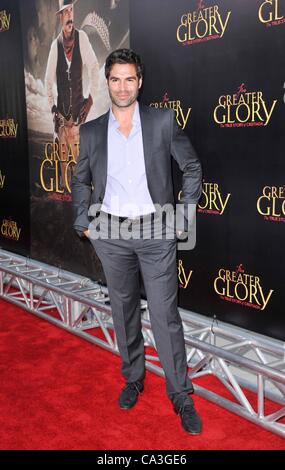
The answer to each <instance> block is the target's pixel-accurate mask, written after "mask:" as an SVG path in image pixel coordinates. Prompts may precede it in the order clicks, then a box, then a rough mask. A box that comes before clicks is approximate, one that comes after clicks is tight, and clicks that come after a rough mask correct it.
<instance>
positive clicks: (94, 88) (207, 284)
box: [0, 0, 285, 340]
mask: <svg viewBox="0 0 285 470" xmlns="http://www.w3.org/2000/svg"><path fill="white" fill-rule="evenodd" d="M71 3H73V4H74V5H73V16H72V18H71V20H72V21H73V25H74V27H75V43H74V44H75V45H74V52H73V59H72V63H71V69H68V70H66V62H65V61H64V60H63V55H62V51H63V48H65V50H66V51H67V53H69V52H68V47H69V44H65V43H64V44H63V41H62V30H64V29H65V28H68V27H69V24H68V23H67V21H69V20H70V18H66V19H64V18H63V17H62V16H61V15H59V14H58V11H59V4H60V2H58V1H57V0H26V1H25V2H18V1H16V0H15V1H14V2H10V1H7V0H6V1H5V0H0V33H1V34H0V67H1V68H0V84H1V87H0V98H1V101H0V201H1V203H0V224H1V233H0V246H2V247H3V248H5V249H8V250H11V251H14V252H16V253H23V254H26V255H29V256H31V257H32V258H34V259H38V260H40V261H44V262H47V263H49V264H52V265H55V266H58V267H59V268H63V269H67V270H70V271H74V272H77V273H80V274H82V275H86V276H88V277H91V278H93V279H97V280H102V281H103V282H104V276H103V273H102V269H101V266H100V263H99V261H98V259H97V257H96V255H95V254H94V251H93V249H92V247H91V245H90V243H89V242H88V241H85V242H83V241H81V240H80V239H79V238H78V237H77V236H76V234H75V233H74V232H73V230H72V211H71V193H70V177H71V175H72V172H73V169H74V166H75V165H76V160H77V156H78V150H79V142H78V131H79V127H80V124H81V123H82V122H84V121H88V120H90V119H93V118H95V117H97V116H99V115H100V114H102V113H103V112H105V111H106V110H107V109H108V107H109V98H108V93H107V89H106V85H105V80H104V72H103V67H104V61H105V58H106V56H107V55H108V53H109V52H110V51H111V50H113V49H116V48H119V47H129V45H131V47H132V48H133V49H135V50H136V51H137V52H139V53H140V54H141V56H142V58H143V61H144V63H145V71H146V73H145V80H144V84H143V90H142V94H141V101H142V102H143V103H144V104H147V105H149V106H153V107H155V108H161V107H169V108H173V109H174V110H175V111H176V119H177V122H178V124H179V125H180V126H181V128H182V129H183V130H184V131H185V132H186V133H187V134H188V135H189V137H190V138H191V141H192V143H193V145H194V146H195V148H196V150H197V152H198V154H199V156H200V159H201V161H202V165H203V193H202V196H201V199H200V202H199V206H198V214H197V244H196V247H195V249H194V250H192V251H179V252H178V259H177V275H178V280H179V303H180V306H181V307H184V308H186V309H189V310H192V311H195V312H199V313H201V314H204V315H206V316H209V317H211V318H213V321H219V320H221V321H226V322H229V323H231V324H234V325H238V326H241V327H243V328H246V329H248V330H252V331H256V332H259V333H262V334H265V335H268V336H270V337H274V338H278V339H282V340H285V322H284V321H283V309H284V301H285V289H284V274H283V266H284V264H285V254H284V235H285V224H284V222H285V202H284V201H285V181H284V170H285V163H284V143H283V142H284V137H283V136H284V125H285V119H284V117H285V98H284V95H285V85H284V84H285V54H284V46H285V1H284V0H267V1H264V0H250V1H248V0H176V1H175V2H173V1H172V0H144V1H143V2H142V1H141V0H132V1H131V2H129V1H128V0H84V1H83V0H77V1H74V2H71ZM65 20H66V21H65ZM70 70H71V71H72V74H73V76H74V77H75V78H76V84H77V86H76V90H74V92H73V94H72V96H70V95H68V94H66V92H65V90H66V88H67V86H68V85H69V84H70V83H69V80H70V77H71V72H70ZM71 86H72V84H71ZM59 95H61V96H62V97H63V100H61V101H63V107H62V108H60V109H59V107H58V102H57V97H58V96H59ZM71 109H72V110H73V112H72V116H71V117H72V120H70V119H68V120H67V119H66V116H68V115H69V112H70V110H71ZM75 110H76V111H75ZM71 123H72V125H70V124H71ZM173 177H174V183H175V192H176V198H177V201H179V193H180V189H181V175H180V172H179V170H178V168H177V167H176V165H175V164H174V165H173Z"/></svg>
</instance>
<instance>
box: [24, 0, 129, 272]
mask: <svg viewBox="0 0 285 470" xmlns="http://www.w3.org/2000/svg"><path fill="white" fill-rule="evenodd" d="M128 9H129V2H128V0H75V1H72V0H70V1H64V0H27V1H25V2H21V20H22V36H23V51H24V64H25V70H24V72H25V85H26V102H27V119H28V134H29V153H30V188H31V257H32V258H34V259H37V260H41V261H43V262H46V263H48V264H51V265H55V266H58V267H60V268H62V269H67V270H69V271H73V272H77V273H80V274H82V275H86V276H88V277H93V278H96V279H99V280H100V278H101V275H102V273H101V267H100V264H99V262H98V260H97V257H96V255H95V253H94V250H93V248H92V246H91V243H90V242H89V241H88V240H87V239H86V240H80V239H79V237H78V236H77V235H76V233H75V231H74V230H73V228H72V222H73V216H72V205H71V189H70V180H71V176H72V174H73V171H74V168H75V165H76V160H77V158H78V152H79V128H80V125H81V124H82V123H84V122H87V121H89V120H91V119H94V118H96V117H98V116H100V115H101V114H103V113H104V112H106V111H107V110H108V108H109V96H108V92H107V87H106V81H105V76H104V62H105V59H106V57H107V55H108V54H109V53H110V52H111V51H112V50H114V49H117V48H120V47H128V46H129V10H128Z"/></svg>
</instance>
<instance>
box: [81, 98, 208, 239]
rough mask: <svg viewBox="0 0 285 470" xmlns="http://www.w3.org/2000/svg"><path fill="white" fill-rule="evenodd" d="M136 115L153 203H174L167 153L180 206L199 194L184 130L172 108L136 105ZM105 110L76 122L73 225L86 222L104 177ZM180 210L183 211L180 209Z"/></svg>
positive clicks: (196, 163) (101, 194) (194, 200)
mask: <svg viewBox="0 0 285 470" xmlns="http://www.w3.org/2000/svg"><path fill="white" fill-rule="evenodd" d="M139 110H140V118H141V126H142V138H143V147H144V158H145V168H146V176H147V183H148V189H149V192H150V196H151V198H152V201H153V203H154V204H160V205H161V206H163V205H165V204H174V194H173V184H172V170H171V156H172V157H173V158H174V159H175V160H176V161H177V163H178V165H179V168H180V170H181V171H182V172H183V184H182V199H181V201H180V202H183V203H184V206H185V207H186V206H187V205H188V204H197V202H198V200H199V198H200V195H201V180H202V171H201V165H200V161H199V159H198V157H197V154H196V152H195V150H194V148H193V147H192V144H191V142H190V140H189V139H188V137H187V135H186V134H185V133H184V132H183V131H182V130H181V129H180V127H179V126H178V125H177V123H176V119H175V112H174V110H172V109H166V108H163V109H155V108H150V107H147V106H141V105H140V108H139ZM108 120H109V111H108V112H107V113H106V114H103V115H102V116H100V117H99V118H97V119H95V120H93V121H89V122H87V123H85V124H82V125H81V127H80V153H79V157H78V161H77V165H76V168H75V172H74V175H73V177H72V200H73V209H74V219H75V220H74V228H75V229H76V231H77V232H79V233H80V232H83V231H84V230H86V229H87V228H88V226H89V224H90V221H91V219H90V217H89V216H88V210H89V207H90V206H91V205H92V204H102V202H103V198H104V194H105V188H106V182H107V158H108V155H107V153H108V152H107V142H108ZM185 214H186V212H185Z"/></svg>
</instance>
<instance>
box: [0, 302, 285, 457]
mask: <svg viewBox="0 0 285 470" xmlns="http://www.w3.org/2000/svg"><path fill="white" fill-rule="evenodd" d="M0 339H1V341H0V357H1V362H0V373H1V389H0V413H1V426H0V449H1V450H3V449H6V450H7V449H18V450H21V449H23V450H27V449H33V450H34V449H71V450H72V449H98V450H110V449H114V450H119V449H124V450H125V449H136V450H140V449H143V450H144V449H145V450H148V449H153V450H163V449H165V450H176V449H177V450H179V449H182V450H187V449H189V450H191V449H193V450H209V449H214V450H219V449H222V450H227V449H232V450H233V449H256V450H261V449H284V448H285V440H284V439H282V438H281V437H278V436H276V435H275V434H272V433H269V432H268V431H265V430H263V429H262V428H260V427H258V426H256V425H254V424H252V423H250V422H248V421H246V420H243V419H241V418H239V417H238V416H236V415H234V414H232V413H230V412H228V411H226V410H224V409H222V408H220V407H218V406H216V405H213V404H211V403H210V402H207V401H206V400H204V399H202V398H200V397H199V396H195V397H194V399H195V403H196V405H197V409H198V411H199V413H200V414H201V416H202V419H203V424H204V430H203V433H202V434H201V435H199V436H189V435H188V434H187V433H185V432H184V431H183V430H182V428H180V420H179V418H178V417H177V416H176V415H175V414H174V413H173V411H172V407H171V405H170V402H169V401H168V399H167V397H166V394H165V388H164V380H163V379H161V378H159V377H157V376H155V375H153V374H151V373H147V377H146V383H145V385H146V386H145V392H144V393H143V395H142V396H141V397H140V399H139V402H138V404H137V406H136V407H135V408H134V409H132V410H129V411H123V410H120V409H119V408H118V406H117V397H118V394H119V392H120V389H121V387H122V386H123V380H122V378H121V375H120V360H119V358H118V357H116V356H115V355H113V354H111V353H109V352H107V351H104V350H103V349H101V348H98V347H96V346H94V345H92V344H90V343H88V342H86V341H84V340H82V339H80V338H78V337H76V336H74V335H72V334H69V333H67V332H65V331H64V330H62V329H61V328H57V327H55V326H53V325H51V324H49V323H48V322H46V321H43V320H40V319H39V318H37V317H35V316H34V315H32V314H29V313H27V312H25V311H23V310H22V309H20V308H17V307H15V306H13V305H12V304H10V303H6V302H4V301H0ZM203 380H207V379H203ZM199 383H200V384H202V383H203V382H202V380H200V381H199ZM204 383H205V382H204Z"/></svg>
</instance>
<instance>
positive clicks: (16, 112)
mask: <svg viewBox="0 0 285 470" xmlns="http://www.w3.org/2000/svg"><path fill="white" fill-rule="evenodd" d="M21 43H22V38H21V28H20V16H19V8H18V4H17V2H11V1H9V0H1V2H0V246H2V247H3V248H6V249H7V250H11V251H15V252H17V253H20V254H23V255H28V254H29V252H30V200H29V197H30V188H29V159H28V140H27V117H26V102H25V84H24V65H23V54H22V49H21Z"/></svg>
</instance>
